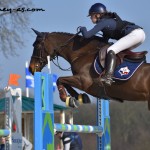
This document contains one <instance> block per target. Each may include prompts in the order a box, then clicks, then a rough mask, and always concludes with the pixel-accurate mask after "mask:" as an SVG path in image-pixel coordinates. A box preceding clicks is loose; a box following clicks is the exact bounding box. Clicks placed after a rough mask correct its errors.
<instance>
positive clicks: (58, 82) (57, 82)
mask: <svg viewBox="0 0 150 150" xmlns="http://www.w3.org/2000/svg"><path fill="white" fill-rule="evenodd" d="M60 83H61V79H60V77H59V78H58V79H57V81H56V84H57V85H60Z"/></svg>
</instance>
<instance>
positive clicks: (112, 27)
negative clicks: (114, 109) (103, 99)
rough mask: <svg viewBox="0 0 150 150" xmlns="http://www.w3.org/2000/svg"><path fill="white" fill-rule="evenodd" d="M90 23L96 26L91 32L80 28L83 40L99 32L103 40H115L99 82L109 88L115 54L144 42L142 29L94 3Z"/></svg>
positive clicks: (108, 52) (114, 64)
mask: <svg viewBox="0 0 150 150" xmlns="http://www.w3.org/2000/svg"><path fill="white" fill-rule="evenodd" d="M88 16H90V18H91V21H92V22H93V23H94V24H96V25H95V26H94V27H93V28H92V29H91V30H89V31H87V29H86V27H80V31H81V33H82V35H83V37H84V38H90V37H92V36H93V35H95V34H96V33H98V32H99V31H101V32H102V33H103V37H104V39H106V41H108V40H109V39H115V40H117V41H116V42H115V43H114V44H113V45H111V46H110V47H109V48H108V49H107V58H106V67H105V69H106V72H105V75H104V76H102V77H101V81H102V82H104V83H105V84H106V85H108V86H110V85H111V84H112V82H113V80H112V76H113V73H114V69H115V66H116V54H117V53H119V52H120V51H123V50H125V49H130V50H131V49H133V48H135V47H137V46H139V45H140V44H141V43H143V41H144V40H145V33H144V31H143V29H142V28H141V27H140V26H138V25H135V24H134V23H131V22H128V21H124V20H122V19H121V18H120V17H119V16H118V15H117V14H116V13H112V12H108V11H107V9H106V6H105V5H103V4H101V3H96V4H94V5H92V6H91V8H90V9H89V14H88Z"/></svg>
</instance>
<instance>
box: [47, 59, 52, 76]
mask: <svg viewBox="0 0 150 150" xmlns="http://www.w3.org/2000/svg"><path fill="white" fill-rule="evenodd" d="M47 67H48V70H49V74H51V73H52V72H51V64H50V56H47Z"/></svg>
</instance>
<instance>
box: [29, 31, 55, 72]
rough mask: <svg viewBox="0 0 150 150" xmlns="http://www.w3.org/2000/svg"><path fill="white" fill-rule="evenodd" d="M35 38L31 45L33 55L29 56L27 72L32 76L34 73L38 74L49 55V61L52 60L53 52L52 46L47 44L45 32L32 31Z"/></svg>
mask: <svg viewBox="0 0 150 150" xmlns="http://www.w3.org/2000/svg"><path fill="white" fill-rule="evenodd" d="M32 30H33V31H34V32H35V33H36V35H37V38H36V40H35V42H34V43H33V47H34V49H33V54H32V56H31V60H30V65H29V71H30V72H31V73H32V74H34V72H40V71H41V70H42V69H43V67H44V66H45V65H46V64H47V56H48V55H50V57H51V59H52V58H54V56H55V54H54V53H55V52H54V48H53V47H52V45H51V44H50V43H49V44H47V43H48V35H49V33H47V32H38V31H36V30H34V29H32Z"/></svg>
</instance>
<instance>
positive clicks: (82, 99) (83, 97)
mask: <svg viewBox="0 0 150 150" xmlns="http://www.w3.org/2000/svg"><path fill="white" fill-rule="evenodd" d="M78 100H79V102H80V103H81V104H82V103H84V104H88V103H91V100H90V98H89V96H88V95H87V94H86V93H83V94H79V96H78Z"/></svg>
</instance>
